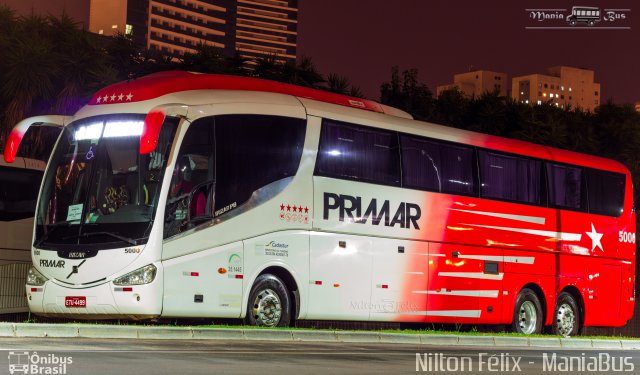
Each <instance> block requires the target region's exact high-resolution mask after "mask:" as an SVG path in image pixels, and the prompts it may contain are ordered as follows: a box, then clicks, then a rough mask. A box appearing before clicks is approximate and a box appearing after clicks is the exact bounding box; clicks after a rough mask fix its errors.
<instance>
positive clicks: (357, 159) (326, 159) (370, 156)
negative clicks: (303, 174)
mask: <svg viewBox="0 0 640 375" xmlns="http://www.w3.org/2000/svg"><path fill="white" fill-rule="evenodd" d="M399 156H400V155H399V152H398V137H397V134H396V133H395V132H392V131H388V130H384V129H376V128H371V127H367V126H360V125H354V124H348V123H343V122H337V121H331V120H323V121H322V133H321V135H320V147H319V152H318V160H317V162H316V170H315V174H316V175H319V176H327V177H333V178H342V179H347V180H355V181H361V182H372V183H375V184H381V185H391V186H400V157H399Z"/></svg>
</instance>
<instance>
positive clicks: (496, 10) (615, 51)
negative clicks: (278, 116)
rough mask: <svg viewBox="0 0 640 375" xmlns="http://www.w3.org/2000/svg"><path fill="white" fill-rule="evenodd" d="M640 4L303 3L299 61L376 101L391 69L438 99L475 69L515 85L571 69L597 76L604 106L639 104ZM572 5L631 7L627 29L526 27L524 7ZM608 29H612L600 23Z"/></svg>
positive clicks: (597, 0)
mask: <svg viewBox="0 0 640 375" xmlns="http://www.w3.org/2000/svg"><path fill="white" fill-rule="evenodd" d="M637 4H640V3H638V2H637V1H635V2H634V1H629V0H627V1H621V0H618V1H616V0H587V1H583V0H580V1H578V0H576V1H558V0H556V1H526V0H525V1H520V0H519V1H512V0H510V1H508V0H504V1H496V0H490V1H459V0H394V1H390V0H366V1H364V0H299V12H300V13H299V25H298V27H299V30H298V31H299V45H298V56H301V55H306V56H311V57H312V58H313V61H314V62H315V64H316V66H317V68H318V69H319V70H320V71H321V72H322V73H324V74H328V73H338V74H341V75H344V76H346V77H348V78H349V79H350V80H351V82H352V83H353V84H354V85H356V86H359V87H360V88H361V89H362V91H363V92H364V94H365V95H367V96H369V97H370V98H372V99H379V93H380V90H379V87H380V84H381V83H382V82H383V81H388V80H389V79H390V71H391V66H393V65H398V66H399V67H400V69H409V68H417V69H418V70H419V79H420V80H421V81H422V82H424V83H426V84H427V86H429V88H430V89H431V90H432V91H433V92H435V89H436V86H437V85H440V84H444V83H450V82H452V81H453V74H455V73H460V72H466V71H468V70H469V68H470V67H472V69H487V70H495V71H502V72H505V73H507V74H508V75H509V76H510V77H513V76H518V75H525V74H532V73H546V68H548V67H551V66H554V65H569V66H576V67H582V68H588V69H593V70H595V79H596V82H599V83H601V85H602V87H601V91H602V98H603V100H604V99H608V98H612V99H613V100H614V101H615V102H616V103H632V102H636V101H640V6H638V5H637ZM574 5H588V6H596V7H601V8H616V9H618V8H619V9H631V11H630V12H626V15H627V16H626V17H627V18H626V19H625V20H622V21H616V23H615V26H625V27H630V30H603V29H598V30H596V29H591V30H576V29H562V30H526V29H525V26H542V25H551V23H544V22H538V21H533V20H530V19H529V15H528V12H526V11H525V9H531V8H553V9H560V8H565V9H571V7H572V6H574ZM545 22H550V21H545ZM553 25H559V26H564V25H566V23H563V22H558V21H556V22H555V23H553ZM609 25H614V23H613V22H612V23H609ZM603 26H607V25H606V24H604V23H600V24H598V25H596V27H603ZM509 88H510V87H509Z"/></svg>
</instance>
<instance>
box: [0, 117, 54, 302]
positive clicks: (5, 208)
mask: <svg viewBox="0 0 640 375" xmlns="http://www.w3.org/2000/svg"><path fill="white" fill-rule="evenodd" d="M39 119H40V120H42V119H43V118H31V120H29V121H28V123H29V124H34V123H35V124H34V126H31V127H30V128H29V131H28V133H27V134H25V142H23V143H22V144H23V146H25V147H23V149H24V148H29V147H31V149H30V150H22V152H20V153H18V156H17V157H16V158H15V160H13V162H12V163H7V162H6V161H4V160H0V314H12V313H22V312H27V311H28V306H27V300H26V296H25V291H24V284H25V281H26V276H27V271H28V270H29V267H30V265H31V244H32V243H33V241H32V237H31V236H32V235H33V215H34V212H35V210H36V202H37V199H38V191H39V188H40V182H41V181H42V175H43V173H44V169H45V167H46V165H47V164H46V162H47V160H48V159H49V152H50V151H51V149H52V148H53V144H54V143H55V141H56V140H57V137H58V134H59V133H60V127H59V126H49V125H45V123H44V122H40V121H39ZM60 119H61V117H57V118H56V120H60ZM35 125H37V126H35ZM21 126H22V125H18V128H20V127H21ZM34 146H35V147H36V148H37V149H36V150H34Z"/></svg>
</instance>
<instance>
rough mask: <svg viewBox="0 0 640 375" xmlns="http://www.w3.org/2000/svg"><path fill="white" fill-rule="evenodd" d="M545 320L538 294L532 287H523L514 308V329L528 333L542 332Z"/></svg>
mask: <svg viewBox="0 0 640 375" xmlns="http://www.w3.org/2000/svg"><path fill="white" fill-rule="evenodd" d="M543 320H544V319H543V318H542V305H541V304H540V299H539V298H538V295H537V294H536V293H535V292H534V291H533V290H531V289H528V288H525V289H522V291H521V292H520V294H519V295H518V299H516V306H515V309H514V310H513V323H512V329H513V331H514V332H518V333H524V334H527V335H530V334H532V333H540V332H541V331H542V323H543Z"/></svg>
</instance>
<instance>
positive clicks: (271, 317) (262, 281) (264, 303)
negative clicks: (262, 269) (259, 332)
mask: <svg viewBox="0 0 640 375" xmlns="http://www.w3.org/2000/svg"><path fill="white" fill-rule="evenodd" d="M290 311H291V303H290V299H289V293H288V292H287V287H286V286H285V285H284V283H283V282H282V281H281V280H280V279H279V278H277V277H276V276H274V275H270V274H265V275H260V276H258V278H257V279H256V281H255V283H253V287H252V288H251V293H250V294H249V303H248V306H247V316H246V318H245V322H246V323H247V324H249V325H253V326H264V327H288V326H289V323H290V322H291V313H290Z"/></svg>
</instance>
